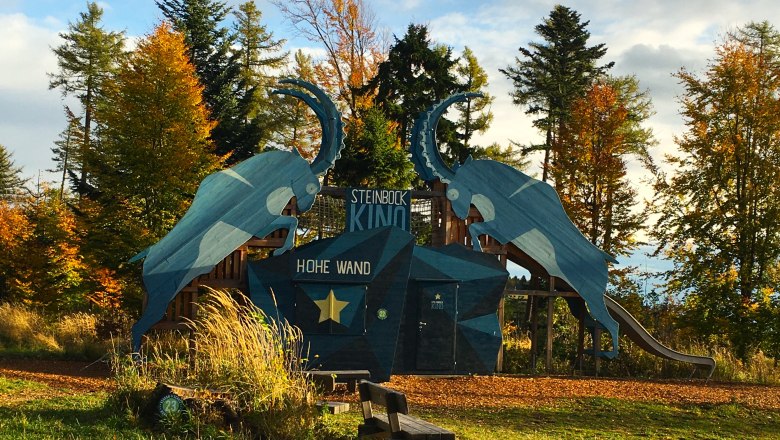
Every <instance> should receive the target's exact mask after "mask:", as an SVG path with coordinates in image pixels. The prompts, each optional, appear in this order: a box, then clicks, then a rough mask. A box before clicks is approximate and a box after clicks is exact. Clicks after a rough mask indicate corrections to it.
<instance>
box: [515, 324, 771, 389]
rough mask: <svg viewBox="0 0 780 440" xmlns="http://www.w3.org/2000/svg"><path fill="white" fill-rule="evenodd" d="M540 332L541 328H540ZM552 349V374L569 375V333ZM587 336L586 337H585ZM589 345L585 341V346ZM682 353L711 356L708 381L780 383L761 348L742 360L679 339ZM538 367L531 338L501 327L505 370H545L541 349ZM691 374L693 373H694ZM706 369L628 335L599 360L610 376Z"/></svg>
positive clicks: (668, 375) (684, 374)
mask: <svg viewBox="0 0 780 440" xmlns="http://www.w3.org/2000/svg"><path fill="white" fill-rule="evenodd" d="M542 332H543V330H542ZM556 336H557V337H556V341H555V344H554V349H553V364H552V371H550V373H552V374H571V373H572V371H573V364H572V360H573V356H574V355H575V353H576V346H575V345H574V344H573V343H572V341H571V339H572V338H571V337H569V336H568V335H556ZM586 339H589V338H586ZM587 344H588V342H587V340H586V345H587ZM671 348H673V349H675V350H677V351H680V352H682V353H689V354H694V355H699V356H710V357H712V358H714V359H715V363H716V367H715V371H714V372H713V374H712V376H711V380H716V381H724V382H747V383H759V384H766V385H780V367H778V365H777V363H776V361H775V359H773V358H770V357H768V356H766V355H765V354H764V353H762V352H761V351H757V352H754V353H753V354H752V355H751V356H750V357H749V358H748V359H746V360H744V361H743V360H741V359H739V358H738V357H737V356H735V355H734V351H733V350H731V349H730V348H729V347H723V346H708V345H705V344H702V343H700V342H687V343H686V342H680V341H678V343H677V344H674V346H673V347H671ZM537 355H538V356H537V369H536V371H531V370H530V359H531V340H530V339H529V338H528V335H527V333H526V332H524V331H522V330H521V329H520V328H518V327H517V326H516V325H515V324H514V323H508V324H505V326H504V372H506V373H545V371H544V361H543V359H544V348H543V347H540V349H539V352H538V353H537ZM585 362H586V369H587V368H588V365H590V368H591V369H592V368H593V360H592V358H591V357H590V356H586V357H585ZM694 373H696V374H695V375H694ZM708 373H709V371H702V370H701V369H699V370H697V371H694V367H693V366H692V365H691V364H687V363H684V362H676V361H670V360H666V359H662V358H659V357H657V356H654V355H652V354H650V353H648V352H646V351H644V350H642V349H641V348H640V347H639V346H637V345H635V344H633V343H632V342H631V341H630V340H629V339H628V338H626V337H621V340H620V354H619V355H618V357H617V358H615V359H612V360H607V359H604V360H602V362H601V368H600V370H599V374H600V375H602V376H613V377H635V378H636V377H639V378H652V379H684V378H688V377H691V376H693V377H706V376H707V374H708Z"/></svg>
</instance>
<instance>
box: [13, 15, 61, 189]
mask: <svg viewBox="0 0 780 440" xmlns="http://www.w3.org/2000/svg"><path fill="white" fill-rule="evenodd" d="M58 40H59V37H58V35H57V31H55V30H53V29H52V28H48V27H43V26H40V25H38V24H36V23H35V22H33V21H32V20H30V19H29V18H28V17H26V16H24V15H22V14H10V15H0V59H2V60H3V68H2V69H0V143H1V144H3V145H4V146H5V147H6V148H8V149H9V150H10V151H11V152H12V154H13V157H14V160H15V161H16V163H17V164H18V165H21V166H23V171H24V174H25V176H33V175H37V171H38V170H45V169H46V168H51V167H52V165H51V162H50V161H49V154H48V153H49V147H50V146H51V145H52V142H53V141H54V140H55V139H56V137H57V134H58V133H59V131H60V128H61V127H60V124H59V122H60V120H61V119H62V116H61V115H62V102H61V100H60V94H59V93H58V92H57V91H54V90H51V91H50V90H48V88H49V87H48V86H49V78H48V77H47V75H46V73H47V72H55V71H56V69H57V60H56V57H55V56H54V54H53V53H52V51H51V49H50V48H51V47H53V46H55V45H57V44H58Z"/></svg>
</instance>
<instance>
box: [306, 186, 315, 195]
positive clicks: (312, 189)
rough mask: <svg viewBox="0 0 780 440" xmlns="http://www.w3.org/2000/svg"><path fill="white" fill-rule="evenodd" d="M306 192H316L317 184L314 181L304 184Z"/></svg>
mask: <svg viewBox="0 0 780 440" xmlns="http://www.w3.org/2000/svg"><path fill="white" fill-rule="evenodd" d="M306 192H307V193H309V194H312V195H314V194H317V184H316V183H309V184H307V185H306Z"/></svg>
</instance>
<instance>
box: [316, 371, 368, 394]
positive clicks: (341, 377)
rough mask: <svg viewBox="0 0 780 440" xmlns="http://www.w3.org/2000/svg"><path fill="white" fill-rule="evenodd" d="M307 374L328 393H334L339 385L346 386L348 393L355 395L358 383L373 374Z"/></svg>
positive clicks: (348, 372) (355, 372)
mask: <svg viewBox="0 0 780 440" xmlns="http://www.w3.org/2000/svg"><path fill="white" fill-rule="evenodd" d="M306 374H308V375H309V376H310V377H311V379H312V381H314V383H315V384H316V385H317V386H319V387H320V389H322V391H324V392H326V393H332V392H333V391H334V390H335V389H336V384H337V383H343V384H346V385H347V391H349V392H350V393H354V392H355V391H357V383H358V381H360V380H363V379H366V380H368V379H370V378H371V373H370V372H369V371H368V370H333V371H318V370H310V371H307V372H306Z"/></svg>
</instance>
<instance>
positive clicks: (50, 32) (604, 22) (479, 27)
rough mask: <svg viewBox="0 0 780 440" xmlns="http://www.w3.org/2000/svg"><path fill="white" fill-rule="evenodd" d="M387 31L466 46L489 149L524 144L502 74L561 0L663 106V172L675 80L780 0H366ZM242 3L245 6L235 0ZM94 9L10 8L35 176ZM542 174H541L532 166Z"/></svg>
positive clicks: (126, 19) (3, 14) (9, 34)
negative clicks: (488, 98) (54, 81)
mask: <svg viewBox="0 0 780 440" xmlns="http://www.w3.org/2000/svg"><path fill="white" fill-rule="evenodd" d="M366 2H367V3H368V4H369V5H370V7H371V8H372V9H373V11H374V12H375V14H376V19H377V24H378V26H379V27H380V28H382V29H385V30H386V31H387V32H388V34H389V35H393V36H397V37H398V38H401V37H402V36H403V35H404V33H405V31H406V28H407V26H408V25H409V24H411V23H415V24H426V25H428V28H429V31H430V35H431V37H432V40H433V41H434V42H436V43H439V44H445V45H448V46H450V47H451V48H452V49H453V51H454V52H455V53H456V54H458V53H460V52H461V51H462V50H463V47H464V46H468V47H469V48H470V49H471V50H472V51H473V52H474V54H475V55H476V57H477V59H478V60H479V62H480V64H481V65H482V66H483V67H484V68H485V70H486V71H487V74H488V77H489V87H488V92H489V93H490V94H491V95H493V96H494V97H495V102H494V103H493V106H492V109H491V110H492V111H493V113H494V122H493V124H492V126H491V128H490V129H489V131H488V132H487V133H485V134H484V135H481V136H480V137H479V138H478V139H477V141H478V142H481V143H482V144H484V145H487V144H489V143H492V142H499V143H500V144H502V145H507V144H508V142H509V140H513V141H516V142H520V143H530V142H538V141H540V140H541V137H540V135H539V133H537V132H536V131H535V130H534V129H533V128H532V126H531V122H530V119H529V118H528V117H527V116H526V115H525V114H524V111H523V109H522V108H520V107H517V106H515V105H513V104H512V102H511V98H510V96H509V93H510V91H511V90H512V84H511V81H510V80H508V79H507V78H506V77H505V76H504V75H503V74H501V73H500V72H499V69H501V68H505V67H507V66H509V65H511V64H513V63H514V60H515V57H516V56H517V55H518V54H519V53H518V48H519V47H521V46H522V47H527V45H528V43H530V42H532V41H540V37H539V36H538V35H536V34H535V33H534V26H536V25H537V24H539V23H541V22H542V20H543V19H544V18H545V17H547V16H548V15H549V13H550V11H551V10H552V8H553V7H554V5H555V4H556V3H561V4H563V5H564V6H567V7H569V8H571V9H573V10H575V11H577V12H579V13H580V14H581V20H582V21H583V22H584V21H589V22H590V23H589V25H588V27H587V29H588V30H589V31H590V33H591V38H590V40H589V45H595V44H599V43H604V44H605V45H606V47H607V53H606V55H605V57H604V58H603V59H602V60H603V62H604V63H607V62H610V61H614V62H615V67H614V68H613V69H612V71H611V73H612V74H615V75H635V76H636V77H637V79H638V80H639V84H640V87H641V88H643V89H647V90H648V91H649V93H650V96H651V98H652V100H653V105H654V108H655V111H656V113H655V115H653V116H652V117H651V118H650V119H649V120H648V121H647V126H648V127H650V128H651V129H652V130H653V133H654V135H655V138H656V140H657V141H658V145H657V146H656V147H654V148H653V149H652V150H651V155H652V156H653V157H654V158H655V159H656V161H658V162H659V163H661V165H663V164H662V159H663V156H664V154H666V153H673V152H674V151H675V150H676V147H675V144H674V136H676V135H677V136H679V135H681V134H682V133H683V132H684V129H685V126H684V120H683V119H682V117H681V116H680V114H679V108H680V106H679V102H678V99H677V98H678V97H679V96H680V95H681V94H682V87H681V86H680V84H679V82H678V80H677V79H676V78H675V77H674V76H673V73H675V72H677V71H679V69H681V68H683V67H685V68H686V69H687V70H689V71H692V72H695V73H702V72H703V71H704V69H706V66H707V63H708V60H710V59H712V58H713V56H714V48H715V46H716V45H717V44H719V43H720V42H722V38H723V35H724V34H725V33H726V32H728V31H731V30H734V29H735V28H737V27H739V26H744V25H745V24H747V23H749V22H750V21H764V20H767V21H769V22H770V23H772V24H774V25H777V26H780V4H778V3H777V2H776V0H775V1H769V0H758V1H734V0H688V1H679V0H653V1H627V0H601V1H598V2H595V1H570V2H555V1H542V0H529V1H525V2H520V1H512V0H487V1H478V0H424V1H423V0H366ZM98 3H99V4H100V5H101V6H102V8H103V9H104V28H105V29H106V30H112V31H124V32H125V33H126V35H127V36H128V37H131V38H133V37H138V36H142V35H144V34H147V33H149V32H151V30H152V29H153V27H154V26H155V25H156V24H157V23H159V21H160V20H161V19H162V14H161V13H160V11H159V9H158V8H157V6H156V5H155V3H154V1H153V0H105V1H99V2H98ZM227 3H228V4H229V5H237V4H238V3H240V2H239V1H237V0H228V1H227ZM256 4H257V5H258V7H259V9H260V10H261V11H262V12H263V22H264V23H265V24H266V25H267V27H268V29H269V30H270V31H272V32H273V33H274V36H275V37H276V38H284V39H286V40H287V45H286V48H287V49H288V50H290V51H295V50H297V49H298V48H302V49H305V50H309V51H310V52H311V53H315V54H316V53H317V49H316V44H314V43H312V42H309V41H306V40H304V39H302V38H301V37H300V36H298V35H297V34H296V32H295V30H294V29H293V28H292V26H291V25H290V23H288V22H285V20H284V18H283V17H282V16H281V14H280V12H279V11H278V9H277V8H276V7H275V6H273V5H271V4H270V3H269V2H267V1H265V0H259V1H256ZM85 10H86V2H85V1H71V0H0V144H2V145H4V146H5V147H6V148H7V149H9V150H10V151H11V152H12V154H13V158H14V160H15V162H16V164H17V165H18V166H21V167H22V169H23V174H24V176H25V177H30V178H31V179H32V180H33V181H35V180H36V179H38V176H39V175H40V178H41V180H43V181H46V180H54V176H53V175H52V174H51V173H47V172H46V170H47V169H51V168H52V167H53V166H54V164H53V162H52V161H51V156H52V154H51V152H50V148H51V147H52V145H53V142H54V141H55V140H56V139H57V136H58V134H59V133H60V132H61V131H62V130H63V129H64V128H65V117H64V114H63V110H62V107H63V104H67V103H69V104H71V105H72V108H78V105H77V104H75V101H73V99H69V100H67V99H66V100H63V97H62V96H61V93H60V92H59V90H49V88H48V82H49V79H48V77H47V73H52V72H56V71H57V61H56V58H55V57H54V55H53V53H52V51H51V48H52V47H55V46H57V45H59V44H61V39H60V38H59V36H58V34H59V33H62V32H65V31H66V30H67V26H68V23H69V22H75V21H77V20H78V17H79V12H83V11H85ZM530 171H531V173H532V174H534V173H537V172H538V161H536V160H535V161H534V163H533V164H532V169H531V170H530ZM629 177H630V178H631V180H632V185H634V186H635V187H636V188H637V189H638V190H639V193H640V194H641V195H644V196H645V197H649V195H650V194H649V184H648V183H647V182H645V181H643V177H646V176H644V175H643V174H642V172H641V171H640V170H639V169H638V168H637V167H633V168H632V169H631V170H630V173H629Z"/></svg>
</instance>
